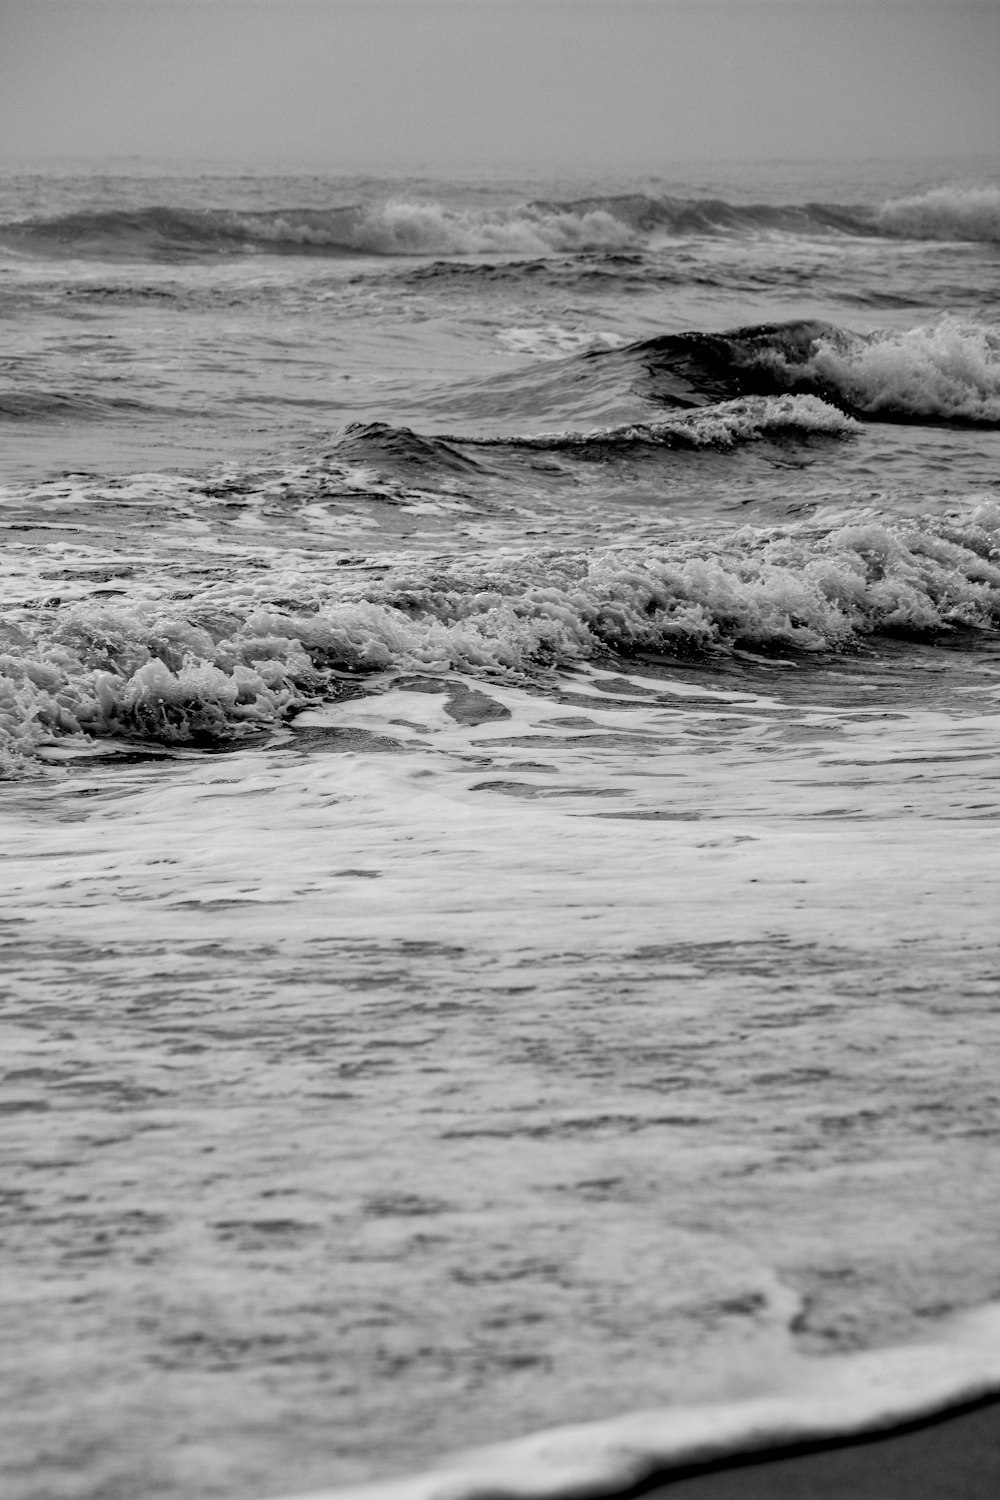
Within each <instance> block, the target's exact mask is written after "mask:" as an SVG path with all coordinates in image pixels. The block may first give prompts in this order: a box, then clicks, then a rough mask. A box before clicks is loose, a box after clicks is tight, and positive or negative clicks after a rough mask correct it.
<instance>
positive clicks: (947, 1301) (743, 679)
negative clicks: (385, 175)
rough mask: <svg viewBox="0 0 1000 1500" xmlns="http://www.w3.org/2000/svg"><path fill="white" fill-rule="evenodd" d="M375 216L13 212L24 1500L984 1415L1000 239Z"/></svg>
mask: <svg viewBox="0 0 1000 1500" xmlns="http://www.w3.org/2000/svg"><path fill="white" fill-rule="evenodd" d="M886 173H887V175H888V177H889V178H890V179H891V177H892V170H891V169H886ZM248 184H249V185H248ZM377 186H378V185H374V186H373V185H372V184H370V183H368V184H364V183H358V182H356V181H355V182H351V183H337V182H334V181H331V182H329V183H328V184H327V185H326V187H325V189H324V190H323V191H325V193H326V197H327V199H328V201H326V202H324V201H323V191H321V188H320V186H318V185H317V182H316V181H315V180H313V179H310V180H308V181H307V180H305V179H303V180H301V181H299V180H295V179H289V180H288V181H285V182H284V183H280V182H279V183H276V182H275V180H274V179H263V178H262V179H261V180H260V182H259V183H258V182H256V180H253V181H251V180H250V179H247V180H242V181H241V182H236V181H229V182H227V181H226V180H225V179H224V178H216V179H214V180H209V179H204V180H200V179H199V180H197V181H192V182H189V181H187V180H184V179H178V178H163V179H155V178H148V177H147V178H141V179H139V178H135V179H128V180H126V179H117V180H116V179H113V178H112V179H109V182H108V183H107V184H105V186H104V187H103V188H101V189H98V188H96V187H95V185H94V182H93V180H92V179H87V178H83V177H81V178H77V179H68V178H67V179H38V180H37V181H35V182H30V181H28V180H27V179H25V178H21V179H17V180H13V179H11V180H9V181H7V182H6V183H5V185H4V194H5V195H6V196H5V197H4V199H3V201H4V202H7V203H9V204H10V205H11V210H10V212H6V211H5V212H4V213H2V214H0V220H2V223H0V244H2V245H5V246H7V250H8V253H7V254H6V256H5V258H4V259H3V261H2V272H3V275H2V279H0V297H2V298H3V299H4V305H5V311H6V312H7V314H8V321H9V327H10V351H11V352H10V356H9V358H8V360H7V363H6V364H5V366H4V369H3V381H2V385H0V452H2V454H3V456H4V472H3V475H2V476H0V478H2V485H0V524H2V525H3V527H4V549H3V554H2V561H0V585H2V596H3V607H2V611H0V766H2V775H3V777H4V780H3V782H2V786H0V800H2V816H3V849H4V882H5V884H4V903H3V904H4V910H3V919H2V927H0V932H2V936H3V945H4V950H3V951H4V961H5V973H6V981H7V986H6V995H7V998H6V1001H5V1008H4V1026H5V1032H4V1048H5V1052H4V1056H5V1060H6V1065H7V1066H6V1073H5V1079H4V1084H3V1093H2V1100H0V1102H2V1107H3V1112H4V1115H5V1122H6V1123H5V1132H6V1133H5V1140H6V1143H7V1150H8V1154H9V1160H10V1172H9V1174H8V1182H9V1193H10V1196H9V1198H5V1200H4V1202H5V1213H6V1219H5V1233H6V1237H7V1243H8V1246H9V1256H8V1282H7V1285H8V1288H9V1291H8V1295H7V1300H6V1305H5V1324H6V1328H7V1335H8V1336H7V1340H6V1342H5V1350H4V1355H3V1362H2V1368H3V1370H4V1375H3V1380H4V1387H3V1389H4V1402H5V1410H6V1411H7V1413H8V1417H9V1420H10V1426H11V1433H12V1440H11V1442H10V1444H9V1446H8V1451H7V1454H6V1456H5V1458H4V1459H3V1464H4V1465H5V1466H6V1467H5V1468H4V1470H3V1472H4V1479H5V1485H6V1492H8V1493H10V1494H12V1495H14V1496H16V1497H17V1500H42V1497H43V1496H44V1497H46V1500H48V1497H51V1496H52V1495H55V1494H58V1495H60V1496H64V1497H66V1500H96V1497H98V1496H100V1497H103V1496H106V1495H108V1494H110V1493H117V1492H119V1491H121V1492H125V1491H128V1492H129V1493H139V1492H142V1493H145V1494H149V1495H159V1496H164V1497H166V1496H169V1497H172V1500H174V1497H176V1500H181V1497H187V1496H195V1495H198V1496H208V1495H215V1496H219V1497H227V1496H233V1497H235V1496H251V1495H259V1496H262V1497H264V1496H268V1495H271V1496H276V1495H292V1494H297V1493H305V1492H308V1491H322V1490H325V1489H343V1488H344V1487H352V1486H362V1487H367V1486H369V1485H376V1489H375V1490H371V1489H368V1488H365V1493H381V1488H380V1486H381V1485H382V1483H383V1481H384V1482H385V1485H386V1493H387V1494H388V1493H390V1492H391V1493H392V1494H394V1495H399V1496H400V1497H402V1496H404V1495H405V1496H410V1495H412V1496H429V1495H432V1494H438V1493H444V1492H445V1491H447V1493H448V1494H449V1495H452V1496H455V1495H458V1496H462V1495H467V1494H468V1495H470V1496H471V1495H472V1494H473V1493H480V1492H481V1490H482V1487H483V1486H484V1485H486V1486H487V1487H489V1488H491V1489H496V1490H497V1492H498V1493H501V1492H502V1493H510V1494H514V1493H517V1494H528V1493H531V1494H536V1495H538V1496H548V1495H554V1494H556V1493H559V1494H568V1493H577V1492H580V1493H584V1492H585V1493H599V1492H600V1493H613V1492H614V1491H615V1490H616V1489H619V1490H620V1489H621V1488H623V1487H627V1486H628V1485H630V1484H633V1483H636V1482H638V1481H639V1480H640V1479H642V1478H643V1477H645V1476H647V1475H649V1474H650V1473H652V1472H653V1471H654V1470H655V1469H656V1468H657V1467H662V1466H664V1465H669V1464H671V1463H679V1462H686V1461H690V1459H691V1458H692V1456H693V1455H699V1454H700V1455H703V1456H704V1455H705V1454H709V1453H720V1452H731V1451H734V1450H739V1449H741V1448H753V1447H755V1446H766V1445H768V1444H773V1443H775V1442H779V1441H782V1440H787V1439H788V1437H789V1436H791V1437H796V1436H798V1437H801V1436H816V1435H818V1434H821V1433H826V1432H845V1431H860V1430H871V1429H873V1428H878V1427H879V1426H882V1425H886V1424H888V1423H891V1422H892V1421H895V1420H899V1419H901V1418H904V1417H908V1416H912V1415H915V1414H919V1413H921V1412H925V1411H931V1410H937V1409H939V1408H940V1407H941V1406H943V1405H947V1404H948V1403H949V1402H953V1401H956V1400H959V1399H968V1398H969V1397H970V1395H976V1394H981V1393H983V1392H986V1391H993V1390H996V1389H997V1388H998V1378H1000V1377H998V1366H997V1342H996V1313H995V1308H993V1307H991V1306H990V1304H991V1300H992V1299H994V1298H995V1296H996V1279H995V1247H996V1243H997V1232H998V1228H1000V1225H998V1220H997V1207H996V1201H995V1199H996V1194H995V1191H994V1184H995V1180H996V1171H995V1166H996V1163H995V1155H996V1142H997V1107H998V1093H997V1086H996V1078H997V1046H998V1041H1000V1037H998V1020H997V1011H996V1004H995V990H996V983H995V981H996V938H995V926H996V870H997V856H996V847H995V845H996V838H995V829H996V823H997V819H998V818H1000V798H998V791H997V779H996V765H997V749H998V734H1000V706H998V694H1000V647H998V637H997V625H998V621H1000V496H998V493H997V482H996V475H997V461H998V459H1000V437H998V422H1000V418H998V415H997V411H998V409H997V405H996V403H997V401H998V399H1000V394H998V392H1000V387H998V376H997V369H998V365H997V349H998V343H997V339H998V334H997V328H996V324H995V321H994V319H993V318H992V317H991V312H990V309H991V307H995V298H996V296H997V294H998V292H1000V283H998V282H997V263H996V259H995V255H994V254H993V250H992V248H991V245H990V239H989V236H988V235H986V234H985V233H984V232H983V230H982V225H983V223H984V222H985V221H984V218H983V215H984V214H986V213H987V212H988V209H989V202H990V201H991V200H990V198H989V195H990V193H995V187H992V186H990V185H989V183H985V182H981V183H979V184H978V185H975V184H974V185H969V184H958V185H955V184H954V183H952V184H949V183H948V182H947V181H941V180H940V179H939V178H935V177H934V175H933V173H931V172H930V171H929V172H928V177H927V180H925V181H922V182H921V181H917V182H915V181H913V180H912V176H911V175H908V176H906V177H905V178H904V176H903V174H902V173H899V179H898V181H896V182H893V181H891V180H890V181H889V182H888V183H885V182H880V185H879V189H878V193H877V194H876V193H875V192H872V193H870V194H868V195H867V196H865V195H861V198H862V199H863V201H853V200H852V199H850V198H848V197H847V196H846V195H844V194H839V195H834V193H833V192H832V191H831V190H830V186H829V183H828V182H827V181H825V180H822V181H821V180H820V178H819V176H818V177H817V179H816V182H815V184H814V185H813V187H814V189H815V190H814V191H811V190H810V185H809V183H808V182H806V183H801V182H798V183H795V184H790V185H789V186H788V190H787V191H778V190H776V189H775V186H774V182H773V181H772V179H771V178H770V177H768V175H767V173H765V172H763V169H762V172H761V175H760V178H759V180H758V179H754V178H753V177H752V176H748V177H747V179H746V181H745V182H744V183H743V184H742V187H741V188H740V190H739V191H736V190H734V189H733V188H731V187H728V188H726V189H725V191H726V192H727V193H728V194H729V196H724V195H723V196H720V195H719V194H720V192H721V191H722V189H721V188H719V190H718V191H715V190H713V191H712V192H709V191H708V190H707V189H706V187H705V186H704V185H703V184H701V183H699V182H696V181H692V180H690V179H684V178H682V177H677V178H676V179H663V180H662V181H648V180H647V181H643V182H641V183H636V182H629V183H624V182H623V183H621V184H618V185H617V186H616V185H615V184H606V183H602V184H590V185H588V184H580V183H572V184H569V183H567V184H561V185H560V184H552V183H550V184H537V183H536V184H531V185H530V191H529V190H528V186H527V185H525V186H523V187H522V189H521V190H520V191H518V190H516V189H515V188H514V187H513V186H511V185H502V184H494V185H492V186H491V185H489V184H480V185H479V186H478V187H476V188H475V189H473V188H472V187H470V186H469V185H468V184H462V183H450V184H441V185H440V187H439V191H437V193H436V196H433V195H430V194H429V193H428V192H427V187H426V184H423V185H418V184H407V183H392V184H385V185H384V187H383V189H382V190H381V191H376V188H377ZM712 186H713V189H714V187H715V185H714V184H713V185H712ZM102 193H103V194H104V195H105V196H104V197H102V196H101V194H102ZM88 195H89V196H88ZM914 204H916V207H914ZM164 205H166V206H164ZM42 209H44V212H43V211H42ZM914 216H915V217H914ZM345 225H346V226H347V229H345ZM351 226H353V227H351ZM526 226H527V227H526ZM987 227H988V224H987ZM307 229H308V234H307V233H306V230H307ZM529 229H530V234H529ZM334 230H336V235H335V234H334ZM348 231H349V232H348ZM376 231H377V232H376ZM973 231H975V232H973ZM338 235H339V238H337V237H336V236H338ZM345 235H346V238H345ZM363 235H367V236H368V238H367V239H365V238H363ZM531 235H534V236H535V238H534V239H532V238H531ZM185 236H186V237H185ZM269 236H270V238H269ZM310 236H311V237H310ZM324 236H325V238H324ZM351 236H353V238H351ZM379 236H381V238H379ZM449 236H450V238H449ZM463 236H464V238H463ZM490 236H492V237H493V238H492V239H491V238H490ZM601 236H603V237H604V238H601ZM306 251H308V253H305V252H306ZM276 252H278V253H276ZM334 252H336V253H334ZM531 1434H534V1436H531ZM455 1453H461V1454H464V1456H462V1457H460V1458H458V1459H453V1460H449V1461H448V1462H446V1463H445V1461H444V1460H443V1459H442V1455H448V1454H455ZM442 1463H444V1467H441V1465H442ZM418 1475H419V1476H423V1477H419V1478H415V1477H414V1476H418Z"/></svg>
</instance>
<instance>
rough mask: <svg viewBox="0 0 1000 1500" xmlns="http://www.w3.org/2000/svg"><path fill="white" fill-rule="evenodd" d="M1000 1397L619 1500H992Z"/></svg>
mask: <svg viewBox="0 0 1000 1500" xmlns="http://www.w3.org/2000/svg"><path fill="white" fill-rule="evenodd" d="M997 1494H1000V1396H997V1395H994V1396H987V1397H984V1398H982V1399H981V1400H978V1401H974V1402H966V1403H963V1404H962V1405H961V1406H957V1407H952V1408H949V1409H948V1410H946V1411H943V1412H939V1413H937V1414H936V1415H933V1416H928V1417H924V1418H920V1419H918V1420H916V1421H911V1422H905V1423H902V1424H901V1425H900V1426H898V1427H894V1428H892V1429H891V1430H889V1431H883V1432H877V1433H871V1432H869V1433H860V1434H855V1435H852V1436H845V1437H844V1438H841V1439H839V1440H838V1439H828V1440H823V1441H821V1442H816V1443H801V1444H795V1445H791V1446H789V1447H785V1448H780V1449H772V1450H770V1451H768V1452H766V1453H744V1454H735V1453H734V1454H733V1455H732V1456H731V1457H730V1458H727V1459H719V1460H717V1461H715V1462H713V1463H710V1464H702V1465H690V1466H688V1467H686V1468H683V1469H677V1470H674V1471H673V1472H671V1473H662V1474H660V1475H657V1476H656V1477H651V1478H650V1479H648V1480H644V1481H643V1482H642V1483H641V1484H639V1485H637V1486H635V1487H634V1488H633V1489H632V1490H630V1491H627V1492H625V1493H623V1494H622V1495H620V1496H617V1497H615V1500H633V1497H635V1500H640V1497H641V1500H660V1497H662V1500H687V1497H690V1500H736V1497H737V1496H738V1497H739V1500H772V1497H773V1500H991V1497H992V1496H994V1495H997Z"/></svg>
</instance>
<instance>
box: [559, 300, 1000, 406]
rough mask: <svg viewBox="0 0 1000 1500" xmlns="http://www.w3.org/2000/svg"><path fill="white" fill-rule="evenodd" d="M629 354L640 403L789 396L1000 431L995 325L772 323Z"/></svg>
mask: <svg viewBox="0 0 1000 1500" xmlns="http://www.w3.org/2000/svg"><path fill="white" fill-rule="evenodd" d="M622 352H623V353H624V354H625V356H626V357H627V358H628V359H629V360H631V361H632V363H633V364H635V365H637V366H638V367H639V370H640V372H641V375H640V383H639V385H638V387H637V389H638V390H639V392H640V394H642V395H645V396H646V397H647V398H648V399H650V400H652V401H655V402H658V403H661V404H663V405H667V406H675V405H676V406H690V405H699V404H701V403H704V402H706V401H718V400H719V399H720V398H725V397H734V396H737V395H746V394H749V393H757V394H773V393H776V392H778V391H789V392H796V393H799V394H803V395H804V394H809V395H811V396H814V397H819V398H821V399H822V400H824V401H827V402H832V403H833V404H834V405H836V406H838V407H840V408H841V409H842V410H844V411H846V412H848V413H849V414H850V415H852V416H857V417H873V418H879V419H882V420H895V421H932V422H933V421H949V422H963V423H976V424H983V425H987V426H996V425H998V424H1000V328H998V327H997V326H995V325H993V324H988V323H980V322H975V321H970V320H965V319H960V318H955V317H951V316H945V317H942V318H941V319H939V320H938V321H937V322H936V323H933V324H924V325H920V326H918V327H915V328H910V329H906V330H903V331H899V330H895V329H877V330H875V331H874V332H872V333H865V334H860V333H853V332H851V331H850V330H849V329H845V328H837V327H835V326H834V325H832V324H827V323H819V322H801V323H772V324H762V325H760V326H759V327H755V328H737V329H734V330H731V331H729V332H726V333H719V334H709V333H688V334H670V335H666V336H664V337H661V338H655V339H648V340H645V341H644V342H642V343H639V344H632V345H630V346H629V347H628V348H627V349H626V350H625V351H622ZM589 357H590V358H591V359H594V358H596V359H601V358H608V357H612V356H605V355H603V354H601V353H600V352H598V353H597V354H592V355H590V356H589Z"/></svg>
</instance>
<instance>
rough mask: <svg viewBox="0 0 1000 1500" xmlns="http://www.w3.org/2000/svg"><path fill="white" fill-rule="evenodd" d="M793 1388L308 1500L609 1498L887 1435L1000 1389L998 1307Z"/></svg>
mask: <svg viewBox="0 0 1000 1500" xmlns="http://www.w3.org/2000/svg"><path fill="white" fill-rule="evenodd" d="M794 1381H795V1384H794V1386H792V1385H791V1383H789V1386H788V1388H786V1389H785V1390H783V1391H779V1392H776V1393H774V1394H770V1395H767V1396H764V1397H761V1398H759V1399H757V1400H749V1401H739V1402H727V1403H720V1404H716V1405H698V1406H674V1407H665V1408H660V1409H657V1410H651V1411H640V1412H634V1413H631V1414H629V1415H627V1416H621V1417H615V1418H612V1419H611V1420H609V1421H603V1422H590V1423H581V1424H578V1425H574V1426H568V1427H557V1428H553V1429H551V1430H549V1431H547V1432H539V1433H535V1434H533V1435H531V1436H530V1437H525V1438H520V1439H516V1440H515V1441H513V1442H507V1443H497V1444H495V1445H491V1446H490V1447H487V1448H480V1449H478V1450H475V1451H471V1452H467V1453H464V1454H459V1455H456V1456H454V1457H452V1458H450V1459H448V1460H446V1461H445V1462H443V1463H442V1464H441V1465H440V1466H439V1467H437V1468H436V1469H433V1470H431V1471H429V1472H427V1473H424V1474H420V1475H416V1476H414V1477H413V1478H408V1479H393V1480H386V1481H383V1482H378V1481H376V1482H374V1483H371V1484H362V1485H352V1486H350V1487H345V1488H337V1489H329V1490H323V1491H317V1492H313V1494H312V1495H311V1496H310V1497H309V1500H322V1497H327V1496H328V1497H329V1500H352V1497H355V1496H356V1497H358V1500H474V1497H478V1496H481V1495H483V1494H484V1493H488V1494H489V1495H490V1496H493V1497H496V1500H556V1497H559V1500H569V1497H572V1496H588V1495H614V1494H617V1493H620V1492H622V1491H626V1490H629V1489H630V1488H632V1487H633V1486H635V1485H637V1484H639V1483H641V1482H642V1481H644V1480H647V1479H650V1478H653V1477H655V1476H657V1475H659V1474H664V1475H665V1474H667V1473H669V1471H670V1470H671V1469H678V1468H683V1467H687V1466H690V1465H696V1464H704V1463H711V1462H717V1461H719V1460H720V1459H726V1458H731V1457H735V1456H740V1455H751V1454H760V1453H762V1452H767V1451H768V1450H769V1449H775V1448H783V1447H788V1446H791V1445H794V1444H798V1443H813V1442H823V1441H826V1440H829V1439H835V1438H841V1437H848V1436H861V1435H863V1434H872V1433H878V1432H885V1431H891V1430H892V1429H893V1428H894V1427H898V1426H899V1425H900V1424H902V1423H905V1422H913V1421H918V1420H920V1419H922V1418H926V1417H930V1416H934V1415H936V1414H938V1413H940V1412H942V1411H946V1410H947V1409H948V1408H949V1407H951V1406H956V1405H959V1404H961V1403H966V1402H970V1401H975V1400H978V1399H981V1398H983V1397H987V1396H991V1395H996V1394H1000V1305H992V1306H990V1307H987V1308H985V1309H983V1310H981V1311H980V1312H979V1313H978V1315H976V1316H975V1317H972V1318H967V1319H965V1320H962V1321H958V1322H956V1323H955V1324H953V1325H952V1327H951V1329H949V1330H948V1333H947V1335H946V1336H945V1337H944V1338H942V1339H941V1340H940V1342H937V1343H927V1344H915V1345H909V1346H902V1347H899V1348H894V1349H884V1350H873V1351H870V1352H867V1353H864V1354H855V1355H849V1356H844V1357H841V1358H839V1359H829V1360H824V1361H816V1362H814V1364H813V1365H812V1366H811V1367H810V1364H809V1362H808V1361H806V1360H802V1361H800V1363H799V1365H798V1367H797V1368H796V1369H795V1371H794Z"/></svg>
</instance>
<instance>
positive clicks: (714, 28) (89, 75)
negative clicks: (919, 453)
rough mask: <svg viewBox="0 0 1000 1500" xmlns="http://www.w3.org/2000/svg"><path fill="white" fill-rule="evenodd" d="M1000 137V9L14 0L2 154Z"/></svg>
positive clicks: (488, 153)
mask: <svg viewBox="0 0 1000 1500" xmlns="http://www.w3.org/2000/svg"><path fill="white" fill-rule="evenodd" d="M998 146H1000V0H0V154H3V155H8V156H10V155H15V156H23V155H72V156H80V155H85V154H93V155H103V154H109V153H110V154H114V155H128V154H136V155H142V156H153V157H172V158H178V157H188V156H195V157H199V158H202V159H204V158H217V159H227V160H248V161H249V160H257V161H262V162H263V161H268V160H271V161H282V160H284V161H292V160H311V161H313V162H315V163H316V164H317V165H326V166H330V167H351V166H359V167H364V166H368V165H372V166H375V165H379V166H385V165H398V166H400V167H411V168H412V167H414V166H425V167H428V168H432V167H434V166H448V165H452V166H454V165H458V164H461V163H469V164H474V163H475V162H477V161H484V162H492V163H510V164H519V165H530V164H533V165H536V166H541V167H544V166H546V165H552V164H560V165H561V164H572V163H588V162H589V163H591V164H598V163H599V164H601V165H610V166H613V165H615V164H622V165H624V164H626V163H648V162H652V161H655V160H664V159H680V158H684V157H709V156H722V157H730V158H731V157H765V156H768V157H769V156H782V157H800V158H801V157H816V156H844V155H846V156H920V155H927V154H933V155H950V154H956V153H963V152H986V151H995V150H996V149H997V148H998Z"/></svg>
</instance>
